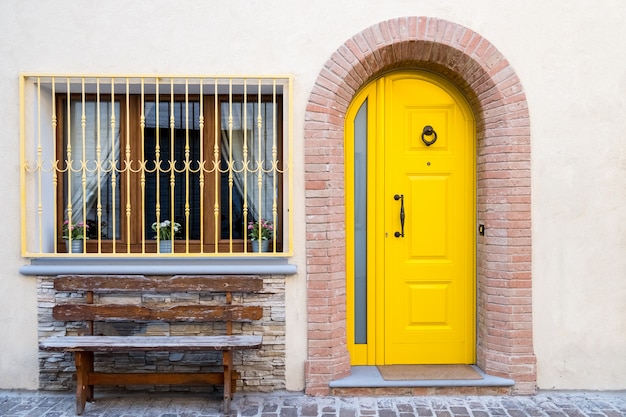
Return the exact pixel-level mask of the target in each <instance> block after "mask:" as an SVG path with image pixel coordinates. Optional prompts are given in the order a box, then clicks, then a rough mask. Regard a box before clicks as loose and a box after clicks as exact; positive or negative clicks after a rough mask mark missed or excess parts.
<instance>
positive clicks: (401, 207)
mask: <svg viewBox="0 0 626 417" xmlns="http://www.w3.org/2000/svg"><path fill="white" fill-rule="evenodd" d="M393 199H394V200H396V201H398V200H400V226H401V227H402V233H400V232H396V233H394V234H393V235H394V236H395V237H404V194H396V195H394V196H393Z"/></svg>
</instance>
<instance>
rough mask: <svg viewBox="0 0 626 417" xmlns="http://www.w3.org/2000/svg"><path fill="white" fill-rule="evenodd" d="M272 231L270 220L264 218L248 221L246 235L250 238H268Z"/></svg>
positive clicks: (270, 236)
mask: <svg viewBox="0 0 626 417" xmlns="http://www.w3.org/2000/svg"><path fill="white" fill-rule="evenodd" d="M273 233H274V226H273V225H272V222H271V221H269V220H265V219H260V220H259V221H252V222H250V223H248V236H249V237H250V239H251V240H270V239H271V238H272V234H273Z"/></svg>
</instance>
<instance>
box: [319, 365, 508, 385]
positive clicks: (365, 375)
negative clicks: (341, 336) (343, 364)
mask: <svg viewBox="0 0 626 417" xmlns="http://www.w3.org/2000/svg"><path fill="white" fill-rule="evenodd" d="M472 367H473V368H474V369H475V370H476V371H477V372H478V373H479V374H480V375H481V376H482V377H483V378H482V379H462V380H461V379H423V380H403V381H387V380H385V379H383V377H382V375H381V374H380V372H379V371H378V367H376V366H352V367H351V368H350V375H349V376H347V377H345V378H341V379H338V380H336V381H331V382H330V387H331V388H384V387H510V386H513V385H514V384H515V381H513V380H512V379H507V378H500V377H497V376H493V375H487V374H486V373H485V372H483V370H482V369H480V368H479V367H478V366H476V365H472Z"/></svg>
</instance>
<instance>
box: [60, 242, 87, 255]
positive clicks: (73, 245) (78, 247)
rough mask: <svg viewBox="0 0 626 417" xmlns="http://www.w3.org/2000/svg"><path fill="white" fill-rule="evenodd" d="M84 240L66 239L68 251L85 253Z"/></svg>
mask: <svg viewBox="0 0 626 417" xmlns="http://www.w3.org/2000/svg"><path fill="white" fill-rule="evenodd" d="M84 242H85V241H84V240H82V239H73V240H72V241H70V240H66V241H65V249H66V251H67V253H83V245H84Z"/></svg>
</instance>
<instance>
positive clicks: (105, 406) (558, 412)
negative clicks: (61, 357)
mask: <svg viewBox="0 0 626 417" xmlns="http://www.w3.org/2000/svg"><path fill="white" fill-rule="evenodd" d="M96 398H97V401H96V402H95V403H91V404H90V403H88V404H87V406H86V409H85V413H84V414H83V416H85V417H178V416H180V417H208V416H220V415H221V413H220V406H221V403H220V401H219V400H217V399H215V398H213V399H208V400H207V399H206V398H203V397H201V396H200V395H198V394H192V393H189V394H180V393H179V394H176V395H171V394H153V395H138V394H111V393H105V394H100V395H98V394H96ZM74 415H75V414H74V397H73V396H72V395H71V394H55V393H47V392H24V391H0V416H2V417H26V416H28V417H65V416H74ZM233 415H237V416H246V417H296V416H306V417H318V416H319V417H334V416H336V417H361V416H363V417H394V416H398V417H411V416H425V417H585V416H586V417H623V416H626V392H617V393H596V392H594V393H581V392H542V393H540V394H537V395H535V396H532V397H521V396H515V397H512V396H500V397H491V396H485V397H483V396H480V397H478V396H467V397H308V396H305V395H303V394H299V393H297V394H293V393H285V392H281V393H274V394H255V395H251V394H247V395H243V394H238V395H236V397H235V400H234V402H233Z"/></svg>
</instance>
